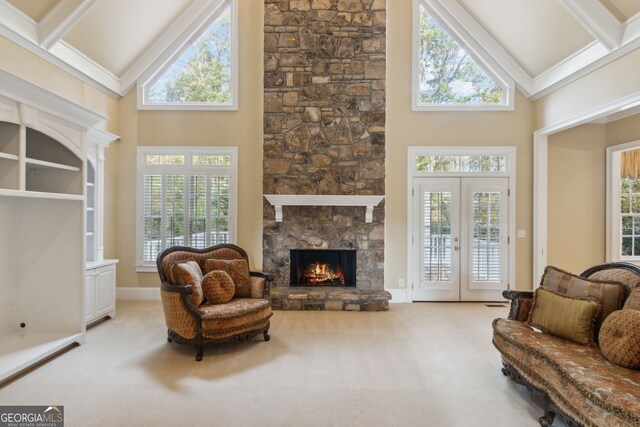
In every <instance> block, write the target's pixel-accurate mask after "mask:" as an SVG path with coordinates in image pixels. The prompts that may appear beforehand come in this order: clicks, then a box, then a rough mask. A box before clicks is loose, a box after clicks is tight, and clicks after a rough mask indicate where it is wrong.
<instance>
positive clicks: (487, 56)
mask: <svg viewBox="0 0 640 427" xmlns="http://www.w3.org/2000/svg"><path fill="white" fill-rule="evenodd" d="M424 4H425V5H426V6H427V7H428V8H430V9H433V11H434V12H435V13H436V14H437V15H438V17H439V18H440V19H442V20H443V21H444V22H445V23H446V25H447V27H449V29H451V30H452V31H453V32H454V33H455V34H456V35H457V37H458V39H461V40H463V41H464V44H465V45H467V46H468V47H469V48H470V49H472V50H473V51H474V52H475V53H476V56H479V57H480V58H479V59H480V60H481V61H483V62H485V65H487V66H488V67H489V68H491V69H493V70H495V71H496V72H497V71H498V70H503V71H504V72H505V73H507V75H508V76H509V77H510V78H511V79H513V80H514V81H515V83H516V84H517V85H518V87H519V88H520V90H521V91H522V92H523V93H524V94H525V95H526V96H527V97H529V96H531V95H532V84H533V80H532V78H531V76H530V75H529V73H527V72H526V71H525V70H524V69H523V68H522V67H521V66H520V64H518V63H517V62H516V60H515V59H513V57H512V56H511V55H509V54H508V53H507V52H506V51H505V50H504V49H503V48H502V46H500V45H499V44H498V43H497V42H496V41H495V40H494V39H493V37H491V36H490V35H489V33H487V32H486V31H485V29H484V28H483V27H482V25H480V24H479V23H478V21H476V20H475V19H474V18H473V17H472V16H471V15H470V14H469V13H468V12H467V11H466V10H465V9H464V8H463V7H462V6H461V5H460V4H459V3H458V2H457V1H456V0H430V1H429V2H425V3H424Z"/></svg>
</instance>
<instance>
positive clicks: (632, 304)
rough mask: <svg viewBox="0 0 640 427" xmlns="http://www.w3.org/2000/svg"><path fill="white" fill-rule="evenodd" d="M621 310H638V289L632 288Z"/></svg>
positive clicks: (639, 304)
mask: <svg viewBox="0 0 640 427" xmlns="http://www.w3.org/2000/svg"><path fill="white" fill-rule="evenodd" d="M623 308H624V309H625V310H626V309H631V310H640V287H637V288H634V289H633V290H632V291H631V293H630V294H629V296H628V297H627V300H626V301H625V303H624V307H623Z"/></svg>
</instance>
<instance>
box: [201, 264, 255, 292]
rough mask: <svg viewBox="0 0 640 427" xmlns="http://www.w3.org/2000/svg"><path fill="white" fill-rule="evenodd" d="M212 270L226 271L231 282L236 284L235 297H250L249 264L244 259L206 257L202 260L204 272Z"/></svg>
mask: <svg viewBox="0 0 640 427" xmlns="http://www.w3.org/2000/svg"><path fill="white" fill-rule="evenodd" d="M213 270H222V271H226V272H227V274H228V275H229V276H231V279H232V280H233V284H234V285H235V286H236V293H235V295H234V296H235V297H236V298H251V278H250V275H249V264H248V263H247V260H246V259H243V258H241V259H215V258H207V259H206V260H205V261H204V271H205V272H206V273H208V272H210V271H213Z"/></svg>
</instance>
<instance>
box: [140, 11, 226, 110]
mask: <svg viewBox="0 0 640 427" xmlns="http://www.w3.org/2000/svg"><path fill="white" fill-rule="evenodd" d="M236 2H237V0H225V1H223V2H221V5H220V7H218V8H217V9H216V11H215V13H214V14H213V15H212V17H211V18H210V19H209V20H208V21H207V25H206V26H205V27H204V28H202V30H201V31H199V32H198V33H196V36H195V37H194V38H193V39H191V40H190V41H189V42H188V43H187V44H186V45H185V46H184V47H183V48H182V49H181V50H179V51H178V52H177V53H176V54H175V55H174V56H173V57H172V59H171V60H170V61H169V62H168V65H167V66H165V67H163V68H161V69H160V70H158V71H157V72H156V73H155V74H153V75H152V76H151V77H150V78H149V79H147V80H146V81H145V82H144V83H143V84H141V85H140V90H141V93H140V96H139V98H140V100H141V102H140V105H139V108H140V109H207V110H236V109H237V65H236V61H237V17H236V15H237V13H236V9H237V8H236V7H235V6H236V4H237V3H236Z"/></svg>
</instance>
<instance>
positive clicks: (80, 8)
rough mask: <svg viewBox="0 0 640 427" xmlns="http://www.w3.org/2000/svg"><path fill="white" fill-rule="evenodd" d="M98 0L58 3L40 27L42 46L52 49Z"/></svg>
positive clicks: (73, 0) (72, 0)
mask: <svg viewBox="0 0 640 427" xmlns="http://www.w3.org/2000/svg"><path fill="white" fill-rule="evenodd" d="M97 1H98V0H66V1H61V2H60V3H58V4H57V5H56V6H55V7H54V8H53V9H51V11H50V12H49V13H48V14H47V16H45V17H44V18H43V19H42V21H40V24H39V25H38V35H39V40H40V46H42V47H44V48H45V49H51V47H52V46H53V45H54V44H56V43H57V42H58V41H59V40H61V39H62V37H64V35H65V34H67V32H68V31H69V30H70V29H71V28H72V27H73V26H74V25H75V24H76V23H77V22H78V21H79V20H80V18H82V17H83V16H84V14H85V13H87V11H89V9H91V6H93V5H94V4H95V3H96V2H97Z"/></svg>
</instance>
